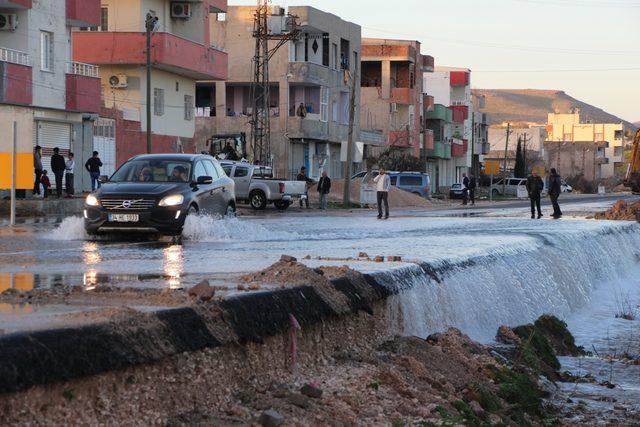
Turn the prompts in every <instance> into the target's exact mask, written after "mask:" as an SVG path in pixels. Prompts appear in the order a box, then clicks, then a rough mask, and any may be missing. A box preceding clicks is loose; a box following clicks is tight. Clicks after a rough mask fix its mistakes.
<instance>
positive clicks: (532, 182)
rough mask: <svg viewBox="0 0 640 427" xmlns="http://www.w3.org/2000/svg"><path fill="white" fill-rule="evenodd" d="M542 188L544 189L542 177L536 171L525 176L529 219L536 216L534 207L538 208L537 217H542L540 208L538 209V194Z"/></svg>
mask: <svg viewBox="0 0 640 427" xmlns="http://www.w3.org/2000/svg"><path fill="white" fill-rule="evenodd" d="M542 190H544V182H542V178H540V176H539V175H538V174H537V173H536V172H531V175H530V176H529V177H528V178H527V192H528V193H529V200H531V219H535V217H536V208H537V209H538V219H540V218H542V210H541V209H540V194H541V193H542Z"/></svg>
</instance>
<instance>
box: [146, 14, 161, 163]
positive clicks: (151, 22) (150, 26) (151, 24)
mask: <svg viewBox="0 0 640 427" xmlns="http://www.w3.org/2000/svg"><path fill="white" fill-rule="evenodd" d="M157 23H158V18H157V17H155V16H153V15H151V14H150V13H147V19H146V20H145V23H144V27H145V30H146V33H147V153H148V154H151V34H152V33H153V31H154V30H155V29H156V24H157Z"/></svg>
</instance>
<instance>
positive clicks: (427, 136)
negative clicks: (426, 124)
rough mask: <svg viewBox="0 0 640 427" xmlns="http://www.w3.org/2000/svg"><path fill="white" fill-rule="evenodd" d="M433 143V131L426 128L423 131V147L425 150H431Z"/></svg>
mask: <svg viewBox="0 0 640 427" xmlns="http://www.w3.org/2000/svg"><path fill="white" fill-rule="evenodd" d="M434 146H435V144H434V136H433V131H431V130H430V129H427V131H425V133H424V149H425V150H433V147H434Z"/></svg>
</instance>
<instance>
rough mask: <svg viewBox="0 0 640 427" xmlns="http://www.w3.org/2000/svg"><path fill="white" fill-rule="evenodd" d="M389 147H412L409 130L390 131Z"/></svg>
mask: <svg viewBox="0 0 640 427" xmlns="http://www.w3.org/2000/svg"><path fill="white" fill-rule="evenodd" d="M389 145H390V146H391V147H411V134H410V133H409V130H408V129H406V130H391V131H389Z"/></svg>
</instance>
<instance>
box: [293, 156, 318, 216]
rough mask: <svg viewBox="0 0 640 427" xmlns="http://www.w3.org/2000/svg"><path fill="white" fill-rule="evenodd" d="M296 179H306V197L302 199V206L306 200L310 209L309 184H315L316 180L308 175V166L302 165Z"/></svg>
mask: <svg viewBox="0 0 640 427" xmlns="http://www.w3.org/2000/svg"><path fill="white" fill-rule="evenodd" d="M296 180H297V181H304V182H305V183H306V184H305V187H304V198H301V199H300V207H302V203H303V200H304V203H306V204H307V209H309V186H310V185H312V184H314V181H313V180H312V179H311V178H309V177H308V176H307V168H306V167H304V166H302V167H301V168H300V173H298V176H297V177H296Z"/></svg>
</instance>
